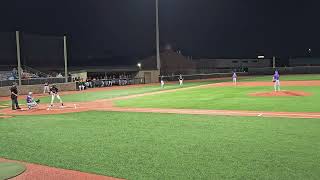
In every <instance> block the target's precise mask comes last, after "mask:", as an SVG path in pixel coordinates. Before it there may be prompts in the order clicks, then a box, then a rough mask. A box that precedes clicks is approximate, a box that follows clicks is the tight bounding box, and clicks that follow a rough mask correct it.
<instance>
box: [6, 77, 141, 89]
mask: <svg viewBox="0 0 320 180" xmlns="http://www.w3.org/2000/svg"><path fill="white" fill-rule="evenodd" d="M110 80H111V81H114V83H113V84H114V85H119V80H120V79H119V78H116V79H110ZM121 80H126V81H127V84H128V85H130V84H145V80H144V78H123V79H121ZM102 81H104V82H105V81H108V79H102V80H95V81H92V82H93V83H95V84H96V86H99V85H100V84H102ZM14 82H15V83H18V82H19V80H17V79H16V80H3V81H0V87H5V86H11V85H12V84H13V83H14ZM46 82H48V83H49V84H58V83H65V78H64V77H62V78H30V79H22V80H21V84H22V85H36V84H44V83H46ZM68 82H72V79H71V77H69V79H68Z"/></svg>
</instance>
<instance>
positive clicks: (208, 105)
mask: <svg viewBox="0 0 320 180" xmlns="http://www.w3.org/2000/svg"><path fill="white" fill-rule="evenodd" d="M242 80H243V81H244V80H246V81H270V76H263V77H257V78H252V77H249V78H248V77H246V78H245V79H242ZM281 80H320V75H301V76H300V75H299V76H282V79H281ZM214 82H218V81H209V82H201V83H186V84H185V86H184V87H191V86H197V85H202V84H208V83H214ZM176 88H179V86H177V84H172V85H168V86H166V88H165V89H164V90H168V89H176ZM319 88H320V87H283V89H285V90H303V91H306V92H310V93H312V94H313V95H312V96H308V97H250V96H248V93H252V92H260V91H261V92H264V91H271V90H272V87H236V88H235V87H211V88H193V89H181V90H179V91H177V92H170V93H163V94H159V95H152V96H144V97H139V98H134V99H128V100H121V101H116V102H115V104H116V105H118V106H126V107H158V108H191V109H223V110H232V109H235V110H259V111H260V110H261V111H288V112H297V111H299V112H320V109H319V108H318V105H317V104H318V102H319V100H320V91H319ZM161 90H162V89H161V88H159V86H147V87H139V88H130V87H129V88H128V89H123V90H110V91H100V92H94V93H93V92H85V93H82V94H71V95H64V96H62V98H63V100H64V101H65V102H86V101H94V100H98V99H110V98H113V97H119V96H127V95H133V94H142V93H147V92H155V91H161ZM41 100H42V102H43V103H48V100H49V98H48V97H46V98H42V99H41ZM22 101H23V100H22V99H21V100H20V103H22ZM1 104H8V102H0V105H1ZM319 129H320V119H290V118H264V117H236V116H234V117H228V116H206V115H180V114H157V113H127V112H99V111H91V112H82V113H70V114H61V115H37V116H35V115H30V116H16V117H13V118H9V119H1V118H0V157H2V158H8V159H13V160H21V161H26V162H31V163H37V164H43V165H47V166H52V167H58V168H65V169H72V170H78V171H83V172H88V173H95V174H101V175H106V176H113V177H119V178H125V179H139V180H140V179H183V180H185V179H208V180H211V179H272V180H273V179H279V180H282V179H290V180H294V179H297V180H298V179H299V180H300V179H315V180H316V179H320V166H319V164H320V154H319V152H320V133H319Z"/></svg>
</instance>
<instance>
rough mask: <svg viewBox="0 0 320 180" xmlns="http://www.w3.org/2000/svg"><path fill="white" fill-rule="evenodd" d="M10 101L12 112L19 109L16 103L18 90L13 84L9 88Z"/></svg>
mask: <svg viewBox="0 0 320 180" xmlns="http://www.w3.org/2000/svg"><path fill="white" fill-rule="evenodd" d="M10 92H11V101H12V110H16V109H21V108H20V106H19V103H18V88H17V85H16V83H13V84H12V86H11V88H10Z"/></svg>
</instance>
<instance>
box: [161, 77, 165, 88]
mask: <svg viewBox="0 0 320 180" xmlns="http://www.w3.org/2000/svg"><path fill="white" fill-rule="evenodd" d="M160 85H161V88H164V80H163V76H161V80H160Z"/></svg>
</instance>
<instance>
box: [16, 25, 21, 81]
mask: <svg viewBox="0 0 320 180" xmlns="http://www.w3.org/2000/svg"><path fill="white" fill-rule="evenodd" d="M16 46H17V61H18V78H19V86H21V49H20V32H19V31H16Z"/></svg>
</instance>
